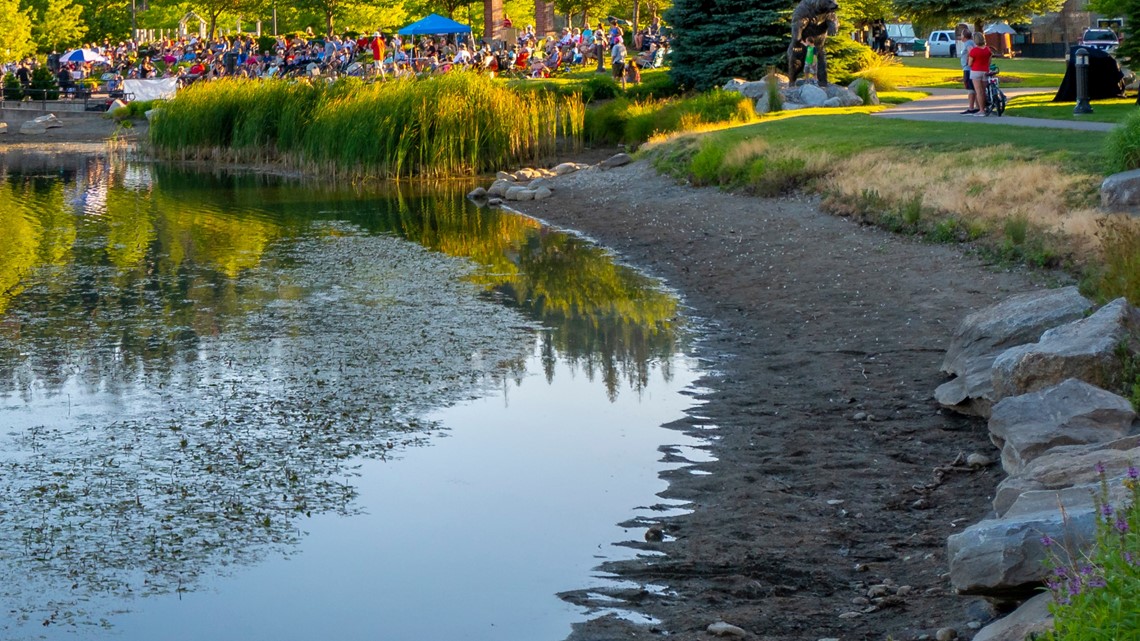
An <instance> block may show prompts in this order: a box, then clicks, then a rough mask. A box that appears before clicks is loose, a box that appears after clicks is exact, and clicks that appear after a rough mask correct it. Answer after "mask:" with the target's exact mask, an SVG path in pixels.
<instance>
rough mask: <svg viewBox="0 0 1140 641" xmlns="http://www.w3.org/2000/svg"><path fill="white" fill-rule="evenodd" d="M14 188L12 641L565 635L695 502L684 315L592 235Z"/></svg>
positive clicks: (451, 209) (405, 208)
mask: <svg viewBox="0 0 1140 641" xmlns="http://www.w3.org/2000/svg"><path fill="white" fill-rule="evenodd" d="M0 163H2V161H0ZM0 170H3V171H0V177H2V178H3V180H2V182H0V531H3V532H4V536H3V538H2V539H0V605H2V609H0V637H3V638H47V639H57V638H61V639H62V638H66V639H103V638H106V639H148V640H152V639H171V640H173V639H297V640H305V639H343V640H351V639H405V638H425V639H507V640H514V639H519V640H524V639H525V640H543V639H559V638H562V637H564V636H565V635H566V634H567V633H568V632H569V629H570V624H571V623H573V622H574V621H580V620H583V619H584V618H586V617H588V616H593V615H596V614H597V613H587V612H585V611H583V610H581V609H579V608H575V607H573V606H570V605H568V604H566V603H564V602H563V601H561V600H560V599H559V598H558V597H557V596H556V595H557V593H558V592H560V591H566V590H574V589H578V588H582V587H588V586H591V585H598V584H602V583H604V582H605V581H607V580H608V579H606V577H603V576H598V573H597V572H596V571H594V570H593V568H594V567H595V566H597V565H598V564H599V563H601V562H602V561H604V560H606V559H615V558H628V557H630V556H632V555H633V554H634V552H633V551H632V550H630V549H629V548H626V547H622V546H620V545H615V543H617V542H620V541H623V540H629V539H638V538H640V536H641V534H642V532H641V530H640V529H633V530H629V531H626V530H623V529H622V528H620V527H618V526H616V525H615V524H616V523H618V522H623V521H627V520H629V519H633V518H636V517H645V518H652V517H653V516H654V515H657V514H660V513H661V510H662V509H669V508H673V509H678V508H680V507H682V506H670V505H668V504H665V502H664V501H662V500H661V499H659V498H658V497H656V496H655V494H656V493H657V492H660V491H661V490H663V489H664V487H665V486H664V483H663V482H662V481H660V480H659V479H658V474H659V472H660V471H662V470H663V469H665V467H666V465H665V464H663V463H660V462H659V458H660V454H659V452H658V451H657V448H658V447H659V446H661V445H663V444H679V445H683V446H698V447H699V446H700V443H696V442H693V441H691V440H688V439H686V438H685V437H683V436H681V435H679V434H677V433H676V432H672V431H669V430H666V429H664V428H661V427H660V425H661V424H663V423H667V422H669V421H672V420H676V419H678V418H680V417H681V415H682V412H683V411H684V410H685V409H686V408H688V407H690V406H691V405H692V401H691V399H690V398H689V397H688V396H686V395H685V394H683V392H684V391H686V390H689V389H691V385H692V384H693V381H694V380H695V378H696V376H697V372H696V368H695V364H694V363H693V362H692V361H691V360H690V359H689V358H687V357H686V356H685V355H684V345H683V344H682V341H681V335H680V332H679V328H678V320H677V317H678V314H679V310H678V302H677V300H676V299H675V298H674V297H673V296H672V295H671V294H670V293H669V292H667V291H665V290H663V289H662V288H661V287H660V286H659V284H658V283H656V282H653V281H651V280H649V279H647V278H645V277H643V276H641V275H639V274H637V273H636V272H634V271H632V270H630V269H628V268H625V267H623V266H620V265H617V264H615V263H614V261H613V260H612V259H611V257H610V256H609V255H607V254H606V253H605V252H603V251H601V250H599V249H598V248H596V247H594V246H592V245H590V244H589V243H587V242H585V241H584V240H582V239H580V238H576V237H574V236H571V235H567V234H564V233H560V232H556V231H553V230H550V229H546V228H543V227H542V226H540V225H539V224H538V223H536V222H535V221H533V220H530V219H527V218H523V217H518V216H513V215H510V214H505V213H501V212H496V211H481V210H478V209H476V208H473V207H471V206H470V205H469V204H468V203H466V202H465V201H464V200H463V198H462V193H463V191H464V190H463V189H462V188H461V187H455V188H452V189H442V188H441V189H436V190H432V191H427V190H424V189H418V190H405V191H395V190H392V189H388V190H385V191H360V190H350V189H338V188H333V187H329V186H320V185H299V184H291V183H287V182H283V181H279V180H268V179H264V178H255V177H216V176H210V175H201V174H187V173H180V172H177V171H172V170H164V169H157V168H154V167H151V166H146V165H135V164H130V163H127V162H125V161H122V160H118V159H116V160H110V159H106V158H87V159H82V160H79V161H73V162H69V163H62V164H61V165H60V166H53V165H50V164H49V165H45V166H44V167H41V168H38V169H36V170H29V169H28V168H27V167H26V166H25V167H22V168H20V169H19V170H16V169H13V168H4V167H3V166H2V165H0ZM631 616H632V615H631Z"/></svg>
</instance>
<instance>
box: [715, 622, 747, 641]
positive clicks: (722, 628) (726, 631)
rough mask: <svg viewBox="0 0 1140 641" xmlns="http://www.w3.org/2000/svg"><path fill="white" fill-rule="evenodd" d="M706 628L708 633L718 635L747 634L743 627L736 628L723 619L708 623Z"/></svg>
mask: <svg viewBox="0 0 1140 641" xmlns="http://www.w3.org/2000/svg"><path fill="white" fill-rule="evenodd" d="M706 629H707V630H708V632H709V633H710V634H715V635H716V636H718V637H743V636H747V635H748V633H747V632H745V631H744V628H738V627H736V626H735V625H732V624H731V623H725V622H724V621H717V622H716V623H710V624H709V627H708V628H706Z"/></svg>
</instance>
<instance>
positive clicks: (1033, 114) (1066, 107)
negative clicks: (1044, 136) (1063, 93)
mask: <svg viewBox="0 0 1140 641" xmlns="http://www.w3.org/2000/svg"><path fill="white" fill-rule="evenodd" d="M1052 100H1053V94H1052V93H1040V94H1030V95H1028V96H1018V97H1016V98H1012V99H1010V101H1009V106H1008V107H1006V111H1005V113H1006V114H1007V115H1010V116H1024V117H1027V118H1049V119H1053V120H1092V121H1095V122H1120V121H1122V120H1124V118H1125V116H1127V115H1128V114H1131V113H1134V112H1135V111H1136V109H1137V107H1136V99H1135V98H1113V99H1111V100H1096V101H1094V102H1092V103H1091V104H1092V108H1093V112H1092V113H1091V114H1085V115H1083V116H1074V115H1073V107H1075V106H1076V103H1073V102H1051V101H1052Z"/></svg>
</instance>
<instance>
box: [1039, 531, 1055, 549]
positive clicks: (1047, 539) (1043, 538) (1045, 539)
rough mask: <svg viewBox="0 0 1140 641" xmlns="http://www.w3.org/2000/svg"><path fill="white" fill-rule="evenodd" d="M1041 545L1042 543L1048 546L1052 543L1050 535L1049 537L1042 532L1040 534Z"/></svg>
mask: <svg viewBox="0 0 1140 641" xmlns="http://www.w3.org/2000/svg"><path fill="white" fill-rule="evenodd" d="M1041 545H1043V546H1045V547H1049V546H1051V545H1053V539H1052V537H1050V536H1049V535H1048V534H1042V535H1041Z"/></svg>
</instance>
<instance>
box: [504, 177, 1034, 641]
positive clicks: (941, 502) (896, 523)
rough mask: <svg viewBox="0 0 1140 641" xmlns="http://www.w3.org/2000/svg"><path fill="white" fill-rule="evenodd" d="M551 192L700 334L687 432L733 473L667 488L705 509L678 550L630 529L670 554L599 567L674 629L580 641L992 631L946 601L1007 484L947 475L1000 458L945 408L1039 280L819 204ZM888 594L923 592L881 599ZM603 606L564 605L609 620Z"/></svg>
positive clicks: (589, 596) (649, 188)
mask: <svg viewBox="0 0 1140 641" xmlns="http://www.w3.org/2000/svg"><path fill="white" fill-rule="evenodd" d="M553 182H554V189H555V196H554V198H552V199H549V200H546V201H541V202H527V203H520V205H521V207H520V209H522V210H523V211H525V212H526V213H528V214H531V215H534V216H536V217H538V218H540V219H543V220H545V221H547V222H549V223H551V224H554V225H557V226H560V227H567V228H571V229H574V230H577V231H580V232H582V233H585V234H588V235H590V236H591V237H592V238H595V239H596V240H597V241H599V242H600V243H602V244H603V245H605V246H607V247H610V248H612V249H614V250H615V251H617V252H618V253H619V254H620V255H621V256H622V257H623V258H624V259H625V260H627V261H628V262H630V263H632V264H634V265H637V266H638V267H640V268H643V269H645V270H647V271H649V272H650V273H652V274H654V275H656V276H660V277H662V278H663V279H665V281H666V282H667V283H668V284H669V285H670V286H671V287H673V288H675V289H676V290H678V291H679V292H680V293H681V295H682V296H683V299H684V301H685V303H686V305H687V306H688V307H689V308H690V313H691V314H692V315H693V316H694V317H696V318H697V319H698V322H699V323H700V325H701V326H702V327H703V334H704V338H703V340H701V341H700V343H699V346H698V348H697V355H698V356H699V357H700V358H701V359H702V361H703V362H704V363H705V365H706V366H707V367H708V368H709V369H710V371H712V372H713V373H711V374H709V375H708V376H707V377H706V378H705V379H704V380H703V381H701V385H702V386H703V387H705V388H707V389H708V390H709V391H707V392H705V393H702V394H701V395H700V396H699V397H698V398H699V400H700V401H701V402H702V404H701V405H700V406H698V407H696V408H694V409H693V410H692V411H691V412H690V416H689V418H687V419H685V420H683V421H680V422H678V423H677V424H676V425H674V426H673V427H675V428H677V429H680V430H684V431H687V432H691V433H694V434H697V435H702V436H705V437H711V438H712V439H714V440H713V441H712V443H711V445H710V451H711V453H712V454H713V455H715V457H716V458H717V459H718V460H717V461H714V462H711V463H698V464H696V468H697V469H699V470H703V471H707V472H710V473H711V474H708V475H694V474H691V473H689V472H687V471H685V470H677V471H674V472H671V473H668V474H667V475H666V476H667V478H668V480H669V481H670V487H669V489H668V491H667V492H666V493H665V494H664V495H663V496H664V497H666V498H670V499H681V500H685V501H689V502H690V503H691V504H692V507H693V510H694V511H693V512H692V513H691V514H689V515H685V516H679V517H674V518H667V519H663V520H662V522H661V524H662V525H663V527H664V531H665V533H666V535H667V536H666V541H665V542H662V543H653V542H646V541H644V540H642V538H641V537H642V536H643V533H644V532H645V529H644V526H643V525H641V526H635V524H633V523H630V524H629V525H630V529H629V532H630V535H631V537H634V538H632V539H631V540H630V541H629V542H628V543H627V544H628V545H630V546H632V547H636V548H642V549H647V550H655V551H659V552H664V556H647V557H644V558H642V559H640V560H636V561H629V562H620V563H612V564H608V565H606V566H604V568H602V569H603V570H605V571H608V572H613V573H615V574H616V575H618V576H619V577H620V578H623V579H626V580H628V581H631V582H634V583H635V584H639V585H645V586H664V587H665V588H666V589H665V590H657V589H637V588H634V589H628V590H619V591H616V592H614V593H612V594H608V595H605V596H608V597H617V598H620V599H623V600H624V601H626V603H627V604H628V605H629V607H630V608H631V609H633V610H634V611H637V612H640V613H643V614H645V615H648V616H650V617H653V618H654V619H657V620H658V621H660V623H659V624H656V625H648V626H634V625H631V624H629V623H626V622H625V621H622V620H619V619H617V618H615V617H607V618H602V619H599V620H596V621H593V622H590V623H586V624H583V625H580V626H578V628H577V629H576V631H575V633H574V634H573V635H572V637H571V639H572V640H573V641H583V640H589V641H608V640H611V639H614V640H616V639H650V638H659V637H660V636H662V635H665V634H668V635H670V636H673V637H676V638H681V639H696V638H712V635H710V634H708V633H706V632H705V629H706V627H707V626H708V625H709V624H711V623H714V622H716V621H726V622H728V623H731V624H733V625H736V626H739V627H741V628H743V629H745V630H746V631H748V633H749V636H748V638H754V639H765V640H772V641H775V640H785V639H797V640H799V639H803V640H810V641H816V640H818V639H825V638H826V639H831V638H834V639H843V640H844V641H853V640H857V639H858V640H867V641H870V640H872V639H874V640H877V641H881V640H883V639H886V638H888V637H890V638H892V639H895V640H896V641H905V640H915V639H922V638H933V637H934V635H935V633H936V632H937V631H938V630H939V629H942V628H947V627H949V628H954V629H955V630H956V631H957V633H958V635H959V636H960V637H961V638H970V637H972V636H973V633H974V631H975V630H976V629H977V628H978V627H980V625H983V624H985V623H987V622H988V621H989V620H990V619H992V618H993V617H994V616H995V614H996V613H995V612H994V610H993V609H992V607H991V606H989V604H987V603H986V602H984V601H982V600H980V599H972V598H966V597H959V596H957V595H954V594H952V593H951V590H950V588H949V581H948V580H947V578H946V576H945V573H946V572H947V563H946V558H945V540H946V537H947V536H948V535H949V534H951V533H953V532H955V531H957V530H959V529H961V528H963V527H966V526H968V525H970V524H972V523H974V522H976V521H977V520H978V519H980V518H982V517H983V516H984V515H985V514H986V512H987V511H988V510H989V509H990V508H989V500H990V498H991V496H992V493H993V490H994V488H995V486H996V485H997V483H998V481H999V480H1000V477H1001V472H1000V468H999V467H997V466H991V467H989V468H988V469H983V470H980V471H976V472H973V473H962V474H953V475H948V476H947V477H946V478H945V479H943V480H942V481H941V482H935V476H934V474H933V471H934V468H935V467H937V466H940V465H945V464H947V463H950V462H951V461H952V460H953V459H954V458H955V457H956V456H958V454H959V453H963V454H969V453H972V452H981V453H984V454H987V455H990V456H991V457H992V458H995V459H996V458H997V457H996V449H995V448H994V447H993V446H992V445H991V444H990V443H989V441H988V438H987V435H986V432H985V426H984V424H983V423H982V422H980V421H976V420H971V419H967V418H963V417H959V416H956V415H953V414H949V413H946V412H943V411H941V410H940V409H939V407H938V406H937V404H936V403H935V402H934V400H933V398H932V393H933V390H934V388H935V387H936V386H937V385H938V384H940V383H941V382H943V381H944V380H945V377H944V376H943V375H941V374H940V373H939V371H938V368H939V365H940V362H941V359H942V353H943V350H944V349H945V346H946V344H947V341H948V339H949V337H950V335H951V333H952V331H953V330H954V328H955V327H956V326H957V324H958V323H959V321H960V320H961V319H962V318H963V317H964V316H965V315H966V314H968V313H969V312H971V311H974V310H976V309H979V308H981V307H984V306H986V305H989V304H991V303H994V302H996V301H999V300H1001V299H1003V298H1005V297H1007V296H1009V295H1012V294H1014V293H1018V292H1023V291H1027V290H1029V289H1032V288H1035V287H1041V286H1043V285H1044V283H1043V282H1042V281H1043V280H1044V279H1043V278H1042V276H1041V275H1036V276H1034V275H1032V274H1028V273H1026V272H1024V271H1023V270H1020V269H1008V268H1001V267H998V266H995V265H988V264H985V263H983V262H982V261H981V260H980V259H979V258H976V257H971V256H969V255H967V254H966V253H965V252H964V250H963V249H962V248H960V247H952V246H943V245H931V244H924V243H922V242H920V241H917V240H914V239H911V238H906V237H901V236H896V235H892V234H889V233H887V232H884V231H882V230H879V229H875V228H871V227H865V226H860V225H858V224H856V223H853V222H851V221H849V220H847V219H843V218H839V217H835V216H832V215H828V214H825V213H822V212H821V210H820V207H819V203H818V202H817V201H816V200H815V199H813V198H809V197H790V198H782V199H761V198H754V197H746V196H738V195H734V194H730V193H725V192H722V191H719V190H716V189H711V188H700V189H698V188H692V187H689V186H685V185H679V184H676V183H675V181H673V180H671V179H668V178H665V177H662V176H659V175H657V174H656V172H655V171H654V170H652V169H651V168H650V167H648V166H647V165H646V164H645V163H643V162H642V163H636V164H634V165H630V166H627V167H623V168H619V169H614V170H610V171H605V172H601V171H592V172H579V173H577V174H571V175H569V176H566V177H562V178H557V179H554V181H553ZM881 584H887V585H889V586H909V588H906V589H903V590H898V592H899V594H900V595H899V596H892V597H891V598H890V599H888V600H886V601H885V602H883V603H880V604H878V605H875V604H873V603H869V602H868V600H867V596H868V595H867V593H868V591H869V590H870V588H871V586H875V585H881ZM895 591H896V590H895V589H894V588H893V587H892V588H891V592H892V594H893V593H894V592H895ZM597 593H598V591H597V590H592V591H582V592H578V593H570V594H566V595H564V596H565V598H567V599H568V600H570V601H572V602H574V603H579V604H584V605H595V606H598V607H606V606H609V607H612V606H613V603H612V602H608V601H607V600H605V599H598V598H597V596H596V595H597ZM924 635H929V636H928V637H927V636H924Z"/></svg>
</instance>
